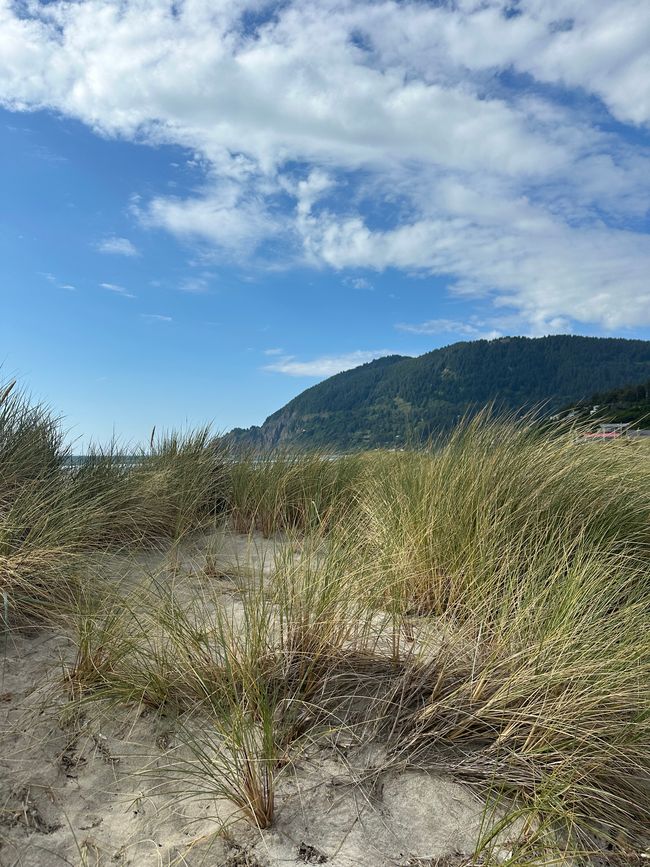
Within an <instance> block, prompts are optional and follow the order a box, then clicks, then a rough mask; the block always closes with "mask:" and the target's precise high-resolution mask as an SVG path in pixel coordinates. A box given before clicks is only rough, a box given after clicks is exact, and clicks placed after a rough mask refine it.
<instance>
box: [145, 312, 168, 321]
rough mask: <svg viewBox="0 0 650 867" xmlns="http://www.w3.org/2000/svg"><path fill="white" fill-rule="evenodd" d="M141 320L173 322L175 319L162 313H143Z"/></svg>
mask: <svg viewBox="0 0 650 867" xmlns="http://www.w3.org/2000/svg"><path fill="white" fill-rule="evenodd" d="M140 318H141V319H144V320H145V322H173V321H174V320H173V318H172V317H171V316H165V315H164V314H162V313H141V314H140Z"/></svg>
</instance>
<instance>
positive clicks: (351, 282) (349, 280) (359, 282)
mask: <svg viewBox="0 0 650 867" xmlns="http://www.w3.org/2000/svg"><path fill="white" fill-rule="evenodd" d="M343 282H344V283H345V285H346V286H350V287H351V288H352V289H357V290H359V291H360V292H372V291H373V290H374V288H375V287H374V286H373V285H372V283H371V282H370V280H368V279H367V278H366V277H345V279H344V280H343Z"/></svg>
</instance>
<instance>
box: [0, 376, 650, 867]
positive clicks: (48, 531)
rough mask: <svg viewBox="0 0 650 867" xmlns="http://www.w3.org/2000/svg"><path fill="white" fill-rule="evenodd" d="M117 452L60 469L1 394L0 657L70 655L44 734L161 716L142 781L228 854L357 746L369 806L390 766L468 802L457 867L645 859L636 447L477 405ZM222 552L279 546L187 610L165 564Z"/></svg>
mask: <svg viewBox="0 0 650 867" xmlns="http://www.w3.org/2000/svg"><path fill="white" fill-rule="evenodd" d="M126 457H127V456H125V454H124V451H123V450H121V449H120V448H119V447H118V446H117V445H116V444H113V445H110V446H108V447H105V448H93V449H91V450H90V452H89V455H88V456H87V459H86V460H84V461H83V462H78V463H76V464H75V463H74V462H71V461H70V454H69V447H67V446H66V445H65V437H64V434H63V430H62V426H61V424H60V422H59V421H57V419H56V418H55V417H53V415H52V414H51V412H50V411H49V410H48V408H47V407H44V406H42V405H35V404H33V403H32V402H31V401H30V399H29V396H28V395H27V394H26V393H25V392H24V391H21V390H20V389H19V388H18V386H16V385H15V384H13V383H10V384H9V383H8V384H6V385H5V386H3V387H2V388H0V594H1V598H2V629H3V633H4V641H5V653H6V652H7V651H6V647H7V646H8V644H9V642H10V638H11V636H12V635H14V634H17V633H18V632H25V631H26V630H27V632H28V633H29V634H36V633H38V632H39V631H44V630H49V631H52V632H56V633H58V634H65V635H66V636H67V637H68V638H69V640H70V641H71V646H72V648H73V652H72V654H71V655H70V656H69V657H68V658H66V660H65V661H64V663H63V664H62V675H61V676H60V677H57V678H55V679H54V681H52V685H51V688H50V690H49V691H48V701H49V702H50V704H51V705H53V706H55V707H56V712H57V713H58V714H59V715H60V716H61V717H65V718H66V719H73V720H78V719H80V718H81V717H87V716H88V715H91V714H103V715H110V714H119V713H122V712H124V711H125V709H126V710H128V709H129V708H130V709H134V708H135V709H137V710H138V712H141V711H143V710H146V712H147V713H150V714H153V715H158V716H161V717H162V716H164V718H165V720H166V723H165V725H166V727H167V729H168V730H169V731H170V732H171V733H172V735H170V736H171V737H173V739H174V741H175V743H176V745H177V747H176V748H175V749H172V750H164V749H163V750H162V752H161V753H160V754H159V755H158V756H157V757H156V760H155V762H153V760H151V757H148V758H147V760H146V761H144V760H143V770H142V774H143V778H144V779H145V780H149V781H150V782H151V784H152V785H153V787H154V791H155V790H158V791H160V792H161V793H165V794H167V795H170V793H171V794H172V795H173V796H174V797H175V798H177V799H179V800H183V799H191V798H204V799H207V802H208V803H209V804H211V805H212V804H216V803H218V802H220V801H226V802H227V803H228V804H230V805H231V807H232V809H233V811H234V812H233V813H232V814H231V815H230V816H229V818H228V819H224V820H223V822H222V823H221V825H220V829H219V833H220V834H222V835H225V836H227V835H229V834H231V833H232V831H231V830H230V828H231V825H232V823H234V822H236V821H242V820H243V821H245V822H248V823H249V824H250V825H251V826H253V827H254V828H256V829H258V830H260V831H264V829H267V828H271V827H273V825H274V823H275V822H276V820H277V816H278V814H279V813H281V811H282V803H283V802H282V797H283V795H282V792H283V791H284V790H283V788H282V786H283V781H284V780H285V779H287V778H288V777H290V775H291V773H292V771H293V769H294V768H295V766H296V765H297V763H298V762H299V760H301V759H302V758H304V756H306V755H312V754H313V753H314V751H315V750H316V751H318V750H320V751H321V752H322V751H323V750H329V751H330V752H331V754H332V755H333V756H335V757H337V760H341V761H342V758H341V757H343V756H345V755H354V754H355V753H354V750H355V749H361V748H362V747H363V748H364V749H367V748H368V746H369V745H374V747H375V749H376V757H375V758H374V759H373V761H372V762H370V763H368V762H366V764H365V765H363V767H362V768H356V769H355V768H354V767H352V766H351V760H350V759H347V760H346V761H347V769H348V771H350V772H352V771H354V773H355V774H356V776H355V784H356V785H357V786H358V787H359V788H360V790H361V791H363V792H364V793H365V795H364V797H366V799H367V800H368V801H369V802H371V801H372V799H373V798H374V797H375V796H377V792H379V791H380V789H381V785H380V784H381V780H382V779H384V778H388V776H389V775H390V774H395V773H398V772H399V773H401V772H406V771H409V770H414V771H415V770H417V771H418V772H427V773H432V774H440V775H446V776H451V777H453V778H454V779H455V780H458V781H461V782H463V783H464V784H466V785H467V786H470V787H472V789H473V791H475V792H476V793H477V795H478V796H479V797H480V798H481V799H482V803H483V804H484V822H483V826H482V829H481V833H480V835H479V836H478V838H477V840H476V845H475V849H474V851H472V852H469V853H466V860H464V861H456V862H454V863H458V864H460V863H464V864H478V863H480V864H485V865H489V864H497V863H507V864H511V865H533V864H536V865H539V864H562V863H565V864H589V863H593V864H596V863H598V864H602V863H605V862H604V861H603V860H602V859H603V858H605V857H606V858H608V859H610V860H609V863H611V864H620V865H623V864H634V863H639V864H640V863H644V861H643V859H644V858H647V857H648V855H647V848H648V839H647V829H648V827H650V635H649V633H648V629H647V624H648V617H649V614H650V570H649V568H648V562H649V560H648V554H649V549H650V462H649V461H648V460H647V448H646V444H645V443H642V442H639V443H636V442H634V443H631V442H608V443H603V444H597V445H588V446H586V445H584V444H581V443H580V442H579V438H578V437H577V435H576V430H575V429H573V428H569V427H566V428H560V429H555V430H553V431H552V432H551V431H549V429H548V428H547V427H545V426H542V425H539V424H538V423H537V419H536V417H534V416H530V415H517V416H515V415H502V416H498V417H495V415H494V413H493V412H487V411H486V412H483V413H479V414H477V415H475V416H474V417H473V418H468V419H465V420H463V421H462V423H460V424H459V425H458V426H457V427H456V429H455V430H454V431H453V433H451V435H450V436H448V437H447V438H446V439H444V440H440V441H439V442H437V443H432V444H429V445H428V446H427V447H426V448H425V447H423V448H420V449H413V450H406V451H392V452H391V451H367V452H361V453H356V454H350V455H344V456H341V457H338V458H335V459H332V458H331V457H330V456H328V455H327V454H319V453H315V452H312V453H308V454H302V455H295V454H291V453H287V452H284V453H283V452H276V453H268V452H267V453H264V454H259V453H257V452H254V451H242V450H240V449H237V448H236V447H235V446H234V445H233V444H232V443H228V442H225V441H224V440H217V439H215V438H213V437H212V436H211V435H210V432H209V430H208V429H201V430H198V431H186V432H183V433H177V434H176V433H166V434H161V435H158V436H157V435H156V433H155V431H154V432H153V433H152V436H151V440H150V443H149V445H148V447H147V448H143V449H142V450H140V451H138V452H137V453H135V452H134V453H132V454H130V455H129V456H128V458H129V459H125V458H126ZM224 533H235V534H247V535H248V536H249V537H253V536H255V535H259V536H261V537H262V538H266V539H269V540H275V545H274V547H273V548H272V563H271V564H268V563H267V564H249V568H248V570H246V569H245V568H241V569H240V570H239V572H236V570H233V569H232V568H229V569H225V567H223V565H221V563H220V561H219V557H218V551H216V549H215V550H212V549H211V548H210V547H209V543H208V547H207V548H206V549H205V551H206V553H205V557H204V559H203V560H202V561H201V576H200V577H201V581H202V584H201V587H202V591H201V593H200V594H196V593H188V592H187V588H186V587H185V586H184V581H185V580H186V573H185V572H184V565H183V551H184V546H186V545H188V544H190V543H191V542H192V540H195V539H197V538H201V539H206V538H207V539H211V538H215V539H219V538H223V534H224ZM219 534H221V535H219ZM147 552H156V553H157V554H158V555H160V556H159V560H158V561H157V562H158V565H157V566H156V568H153V567H151V566H150V565H142V564H143V563H145V564H148V563H150V561H149V560H146V558H144V555H146V554H147ZM118 557H121V558H122V559H121V560H120V561H119V562H121V563H125V562H128V563H129V567H128V571H123V572H118V573H116V572H115V569H112V571H111V568H109V565H110V564H114V563H115V562H116V558H118ZM129 558H130V559H129ZM143 558H144V559H143ZM269 565H270V566H271V567H272V568H266V567H268V566H269ZM228 582H229V583H228ZM224 584H227V585H228V587H229V588H230V589H229V591H228V592H229V593H230V594H231V596H230V597H229V598H231V597H232V595H233V594H234V595H235V596H236V603H232V602H228V603H226V602H225V601H224V599H225V596H224ZM4 809H5V812H6V813H7V811H8V810H9V807H7V806H6V807H5V808H4ZM2 810H3V804H2V801H1V800H0V846H1V844H2V838H3V831H2V817H3V813H2ZM215 810H216V808H215ZM14 813H15V811H14ZM14 813H11V815H12V816H14ZM7 815H9V814H8V813H7ZM12 821H13V820H12ZM16 821H18V820H16ZM506 839H507V846H506V845H505V843H504V840H506ZM75 840H76V838H75ZM80 851H81V850H80ZM84 851H85V850H84ZM305 851H306V852H307V853H308V854H309V852H311V849H310V848H309V847H307V849H305ZM0 852H1V848H0ZM317 854H318V853H317ZM309 857H310V858H311V857H312V856H311V855H309ZM313 857H314V858H316V855H314V856H313ZM323 857H324V856H323ZM80 858H81V855H80ZM306 858H307V856H305V857H304V858H303V859H302V860H303V861H305V859H306ZM598 859H600V860H598ZM79 863H89V862H88V861H86V862H84V861H83V860H80V861H79ZM93 863H94V862H93ZM178 863H190V862H189V861H179V862H178ZM206 863H216V862H210V861H208V862H206ZM224 863H225V862H224ZM231 863H233V864H234V863H241V864H243V863H252V862H246V861H243V860H241V861H238V862H235V861H232V862H231ZM313 863H321V862H319V861H313ZM322 863H324V862H322ZM403 863H406V862H403ZM409 863H411V864H414V863H419V864H424V863H434V861H433V860H432V859H431V860H430V861H428V862H425V861H423V860H420V861H417V862H416V861H410V862H409ZM447 863H451V862H447Z"/></svg>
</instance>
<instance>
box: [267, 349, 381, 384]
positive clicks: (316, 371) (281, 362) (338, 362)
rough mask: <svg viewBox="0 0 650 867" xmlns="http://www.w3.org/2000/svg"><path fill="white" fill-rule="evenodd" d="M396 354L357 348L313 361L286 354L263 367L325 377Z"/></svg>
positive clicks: (280, 371)
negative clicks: (353, 350)
mask: <svg viewBox="0 0 650 867" xmlns="http://www.w3.org/2000/svg"><path fill="white" fill-rule="evenodd" d="M394 354H395V353H394V352H391V351H390V350H389V349H375V350H366V349H357V350H356V351H355V352H348V353H346V354H343V355H322V356H320V357H319V358H313V359H312V360H311V361H300V360H299V359H297V358H296V357H295V356H294V355H285V356H283V357H282V358H280V359H278V361H274V362H273V363H272V364H266V365H264V367H263V368H262V369H263V370H268V371H271V372H272V373H284V374H287V375H288V376H316V377H325V376H333V375H334V374H335V373H340V372H341V371H342V370H350V369H351V368H353V367H359V365H360V364H367V363H368V362H369V361H374V359H375V358H384V357H385V356H387V355H394Z"/></svg>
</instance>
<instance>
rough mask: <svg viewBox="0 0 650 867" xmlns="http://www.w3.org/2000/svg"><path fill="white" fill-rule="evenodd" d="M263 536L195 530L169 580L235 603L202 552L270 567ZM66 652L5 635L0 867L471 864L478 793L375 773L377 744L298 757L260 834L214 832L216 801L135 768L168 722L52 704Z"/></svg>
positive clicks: (112, 570) (155, 749) (167, 744)
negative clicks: (197, 537)
mask: <svg viewBox="0 0 650 867" xmlns="http://www.w3.org/2000/svg"><path fill="white" fill-rule="evenodd" d="M275 544H277V543H274V542H272V541H269V540H264V539H261V538H258V537H256V538H255V539H252V540H249V539H246V538H245V537H234V536H229V535H227V534H226V535H222V536H220V537H211V538H210V539H207V538H205V539H203V540H201V541H200V542H199V543H195V544H194V545H193V546H192V547H191V548H186V549H184V550H183V551H182V552H181V553H180V555H179V557H178V558H177V559H178V566H179V569H180V573H181V576H182V577H181V578H177V579H176V581H177V586H182V587H183V588H184V590H183V592H185V593H186V594H187V598H188V599H191V598H192V596H193V595H194V594H196V593H198V592H200V591H201V587H204V586H205V582H206V581H207V580H212V581H214V582H217V581H218V582H219V584H220V586H222V587H223V599H224V600H225V604H231V605H232V606H233V608H234V607H235V606H237V605H241V603H240V602H238V598H237V585H236V583H234V582H230V581H229V579H228V577H227V576H226V577H213V578H211V579H208V578H206V576H205V574H203V566H204V565H205V552H206V549H207V550H209V552H210V561H211V564H212V565H214V564H215V563H216V564H217V566H218V569H217V571H223V572H225V573H227V572H228V570H229V568H231V567H232V564H234V563H236V564H238V569H239V571H240V572H241V571H242V567H246V566H249V567H251V570H252V571H256V572H257V573H258V574H259V573H260V572H262V571H263V572H264V573H266V574H269V573H270V571H271V570H272V566H273V551H274V545H275ZM166 558H168V554H167V553H166V552H164V553H161V554H160V555H146V556H143V557H142V558H140V561H139V562H138V563H137V565H136V568H137V569H143V568H145V569H150V570H152V571H156V570H157V569H158V568H159V567H160V566H161V564H162V563H163V562H164V561H165V560H166ZM129 569H132V567H131V566H129V565H128V563H127V561H126V559H124V558H118V557H115V558H111V560H110V562H107V563H106V573H107V575H110V576H113V577H115V576H116V575H123V574H125V573H126V572H127V571H129ZM244 571H245V569H244ZM228 600H230V603H228ZM73 658H74V647H73V645H72V642H71V640H69V639H68V638H66V637H65V636H61V635H52V634H51V633H49V632H47V631H46V630H43V631H38V632H34V633H33V634H31V635H29V634H18V633H14V634H12V635H10V636H9V638H8V641H7V647H6V651H5V654H4V658H3V659H2V660H0V865H1V867H10V865H11V867H14V865H15V867H18V865H24V867H35V865H43V867H49V865H53V867H54V865H58V864H71V865H80V867H81V865H127V864H129V865H135V867H149V865H151V867H154V865H188V867H194V865H205V867H209V865H229V867H246V865H248V867H260V865H265V867H266V865H268V867H271V865H273V867H280V865H302V864H317V863H327V864H328V865H331V867H353V865H354V867H388V865H409V867H429V865H433V864H436V863H440V864H441V865H443V864H444V865H445V867H453V865H460V864H469V863H470V861H469V860H468V856H469V853H471V852H472V851H473V849H474V846H475V844H476V841H477V838H478V836H479V833H480V828H481V819H482V816H483V811H484V804H483V803H482V802H481V801H480V800H479V799H478V798H477V796H476V795H475V794H474V793H473V792H472V791H471V790H470V789H469V788H468V787H465V786H463V785H460V784H458V783H456V782H453V781H452V780H450V779H446V778H444V777H441V776H434V775H431V774H428V773H424V772H417V771H407V772H403V773H399V772H396V771H390V772H384V773H382V772H381V771H380V770H377V771H376V772H373V771H375V769H380V768H381V759H382V756H381V753H380V751H378V750H377V749H373V750H361V749H359V748H358V747H356V748H350V749H349V750H348V751H347V752H345V751H344V750H343V749H341V750H339V751H335V750H334V748H333V747H329V746H327V745H323V746H322V747H319V748H318V749H317V748H314V749H313V750H312V752H311V753H307V754H306V755H304V756H300V757H298V759H297V761H296V763H295V765H294V766H292V767H291V769H290V770H289V769H287V770H286V771H285V772H284V775H283V776H281V778H280V780H279V782H278V791H277V798H276V814H275V819H274V823H273V826H272V828H271V829H269V830H267V831H263V832H259V831H256V830H253V829H252V828H250V827H249V826H248V825H247V824H246V823H245V822H243V821H237V822H234V823H233V824H231V825H230V827H229V832H228V834H227V835H226V837H225V838H224V835H223V834H221V835H220V834H218V833H216V832H217V831H218V830H219V828H220V827H221V824H222V823H223V821H224V820H226V819H227V818H228V817H229V816H232V814H233V808H232V807H231V806H230V805H229V804H228V803H227V802H223V801H222V802H218V803H217V802H215V801H214V800H208V801H201V800H198V799H194V800H189V801H186V802H179V801H178V799H177V798H176V797H175V796H174V795H173V794H172V793H170V791H169V788H170V785H169V783H168V784H167V785H166V786H163V787H162V789H161V788H160V787H156V781H155V779H154V778H153V777H152V776H151V773H150V774H148V775H144V776H143V775H142V774H141V773H140V771H141V770H142V769H143V768H144V767H148V768H149V769H150V770H151V769H152V768H154V769H155V768H156V767H157V766H159V765H161V764H162V765H164V764H165V761H166V757H168V756H169V754H170V751H172V752H173V751H174V750H175V749H177V745H176V744H175V738H174V725H173V720H172V719H170V718H167V717H165V715H164V714H161V713H158V712H155V713H154V712H151V711H146V710H145V711H144V712H142V713H141V712H140V711H139V710H138V709H135V710H133V709H131V710H130V711H128V712H127V711H125V712H124V713H123V714H122V715H119V714H117V713H116V712H115V711H112V712H111V714H110V715H105V714H104V715H102V713H101V708H100V707H98V706H97V704H89V705H88V706H87V710H85V711H84V710H82V712H81V713H80V714H71V712H70V711H69V710H68V711H64V710H63V705H64V700H65V691H64V688H63V685H62V684H63V677H62V672H63V665H64V664H66V663H67V664H70V663H71V662H72V659H73ZM364 781H365V782H364ZM165 789H167V791H165ZM504 846H507V841H504ZM437 859H443V860H441V861H440V862H438V861H437Z"/></svg>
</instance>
